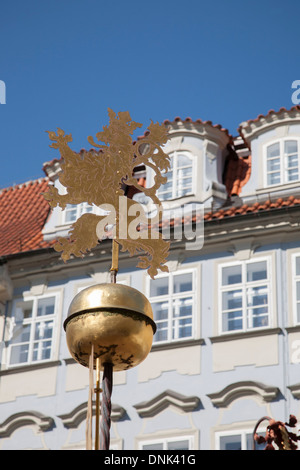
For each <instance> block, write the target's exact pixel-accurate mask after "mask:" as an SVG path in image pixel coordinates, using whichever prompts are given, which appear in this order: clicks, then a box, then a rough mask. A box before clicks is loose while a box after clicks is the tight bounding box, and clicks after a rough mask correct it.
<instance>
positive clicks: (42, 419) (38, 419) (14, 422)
mask: <svg viewBox="0 0 300 470" xmlns="http://www.w3.org/2000/svg"><path fill="white" fill-rule="evenodd" d="M30 425H35V426H36V427H37V428H38V430H39V431H43V432H44V431H48V430H49V429H51V428H52V427H53V425H54V420H53V419H52V418H51V417H49V416H45V415H43V414H42V413H39V412H36V411H23V412H21V413H15V414H13V415H11V416H10V417H9V418H7V419H6V420H5V421H4V422H3V423H2V424H0V438H1V437H9V436H10V435H11V434H12V433H13V432H14V431H15V430H16V429H18V428H20V427H22V426H30Z"/></svg>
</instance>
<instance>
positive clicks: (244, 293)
mask: <svg viewBox="0 0 300 470" xmlns="http://www.w3.org/2000/svg"><path fill="white" fill-rule="evenodd" d="M262 261H265V262H266V263H267V279H266V280H263V281H250V282H247V278H246V267H247V265H248V264H252V263H259V262H262ZM233 266H241V268H242V282H241V283H237V284H230V285H228V286H223V285H222V270H223V268H227V267H233ZM271 266H272V264H271V257H266V256H265V257H259V258H251V259H250V260H243V261H232V262H228V263H221V264H219V266H218V305H219V308H218V310H219V315H218V324H219V334H220V335H226V334H232V333H239V332H246V331H257V330H261V329H265V328H268V329H269V328H271V327H272V324H273V315H272V312H273V309H272V293H271V286H272V271H271ZM259 284H264V285H265V284H266V285H267V289H268V290H267V292H268V325H266V326H265V325H263V326H258V327H248V326H247V297H246V296H247V287H251V286H253V287H256V286H257V285H259ZM232 290H242V307H241V309H242V323H243V327H242V328H240V329H233V330H226V331H223V328H222V324H223V308H222V294H223V292H226V291H232Z"/></svg>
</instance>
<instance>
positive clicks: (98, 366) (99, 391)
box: [95, 357, 101, 450]
mask: <svg viewBox="0 0 300 470" xmlns="http://www.w3.org/2000/svg"><path fill="white" fill-rule="evenodd" d="M100 393H101V389H100V358H99V357H97V359H96V388H95V394H96V430H95V450H99V448H100V445H99V442H100V441H99V420H100Z"/></svg>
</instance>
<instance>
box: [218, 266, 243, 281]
mask: <svg viewBox="0 0 300 470" xmlns="http://www.w3.org/2000/svg"><path fill="white" fill-rule="evenodd" d="M240 282H242V267H241V266H240V265H237V266H228V267H227V268H223V269H222V285H223V286H227V285H230V284H239V283H240Z"/></svg>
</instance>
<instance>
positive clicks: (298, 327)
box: [285, 325, 300, 333]
mask: <svg viewBox="0 0 300 470" xmlns="http://www.w3.org/2000/svg"><path fill="white" fill-rule="evenodd" d="M285 329H286V331H287V332H288V333H296V332H297V331H300V325H293V326H287V327H286V328H285Z"/></svg>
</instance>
